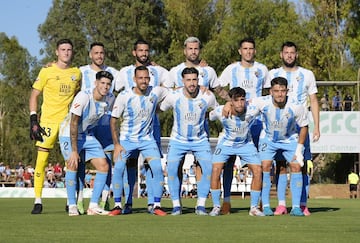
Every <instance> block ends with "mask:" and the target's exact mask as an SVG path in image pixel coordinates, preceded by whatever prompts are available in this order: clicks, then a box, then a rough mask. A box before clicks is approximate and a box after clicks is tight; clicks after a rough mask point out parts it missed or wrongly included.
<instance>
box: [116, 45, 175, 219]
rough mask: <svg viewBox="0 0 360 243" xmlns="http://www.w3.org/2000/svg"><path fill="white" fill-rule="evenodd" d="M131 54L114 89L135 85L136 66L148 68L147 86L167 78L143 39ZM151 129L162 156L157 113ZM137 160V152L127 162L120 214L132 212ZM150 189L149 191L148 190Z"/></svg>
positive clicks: (154, 85) (159, 84)
mask: <svg viewBox="0 0 360 243" xmlns="http://www.w3.org/2000/svg"><path fill="white" fill-rule="evenodd" d="M132 55H133V56H134V58H135V63H134V64H131V65H128V66H125V67H123V68H121V69H120V71H119V73H118V75H117V76H116V77H115V91H117V92H120V91H121V90H127V89H132V88H133V87H135V86H136V83H135V82H134V71H135V68H136V67H138V66H146V67H147V68H148V70H149V75H150V83H149V87H150V88H151V87H152V88H154V87H157V86H161V85H162V84H163V83H164V82H165V80H167V79H168V75H169V72H168V70H167V69H165V68H163V67H161V66H159V65H155V64H154V63H152V62H151V60H150V44H149V43H148V42H147V41H145V40H141V39H139V40H137V41H136V42H135V43H134V48H133V50H132ZM153 130H154V138H155V140H156V143H157V145H158V147H159V151H160V155H161V157H162V151H161V141H160V137H161V127H160V121H159V118H158V115H157V114H154V120H153ZM137 161H138V154H135V153H134V154H133V155H132V156H131V157H130V158H129V160H128V162H127V169H126V175H125V176H124V180H125V181H124V191H125V198H126V199H125V200H126V202H125V207H124V210H122V214H131V213H132V194H133V191H134V185H135V180H136V165H137ZM145 167H146V168H148V165H147V163H145ZM146 171H147V173H148V174H147V175H146V178H147V183H146V184H147V185H149V183H150V182H149V181H148V180H149V178H152V175H151V171H150V170H148V169H147V170H146ZM149 190H150V191H149ZM148 194H150V195H149V196H148V206H149V207H148V211H149V213H151V212H152V211H153V210H152V207H153V204H154V202H153V196H152V192H151V187H148Z"/></svg>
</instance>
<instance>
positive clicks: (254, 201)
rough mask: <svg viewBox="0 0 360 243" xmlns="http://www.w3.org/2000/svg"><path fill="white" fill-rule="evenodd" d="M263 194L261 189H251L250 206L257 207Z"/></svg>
mask: <svg viewBox="0 0 360 243" xmlns="http://www.w3.org/2000/svg"><path fill="white" fill-rule="evenodd" d="M260 196H261V192H260V191H255V190H251V191H250V198H251V199H250V207H257V205H258V204H259V199H260Z"/></svg>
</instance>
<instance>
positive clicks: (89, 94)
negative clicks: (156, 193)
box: [60, 71, 114, 216]
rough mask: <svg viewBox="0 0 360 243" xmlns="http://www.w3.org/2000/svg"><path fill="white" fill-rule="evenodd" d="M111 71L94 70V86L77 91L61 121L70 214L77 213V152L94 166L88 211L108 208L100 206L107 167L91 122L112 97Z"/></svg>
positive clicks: (104, 110)
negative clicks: (68, 111) (110, 93)
mask: <svg viewBox="0 0 360 243" xmlns="http://www.w3.org/2000/svg"><path fill="white" fill-rule="evenodd" d="M113 79H114V78H113V76H112V74H111V73H109V72H107V71H100V72H97V73H96V81H95V87H94V88H93V89H92V90H90V89H87V90H84V91H80V92H79V93H78V94H77V95H76V96H75V98H74V101H73V103H72V105H71V108H70V113H69V115H68V116H67V118H65V120H64V121H63V122H62V124H61V129H60V144H61V151H62V154H63V156H64V159H65V161H67V168H66V175H65V182H66V191H67V196H68V202H69V216H77V215H79V212H78V208H77V205H76V184H77V181H78V178H77V170H78V164H79V162H80V155H79V154H80V152H83V154H84V161H90V162H91V163H92V165H93V166H94V167H95V168H96V170H97V172H96V176H95V180H94V190H93V193H92V196H91V199H90V204H89V208H88V210H87V214H88V215H107V214H108V213H109V212H108V211H105V210H103V209H102V208H100V207H99V205H98V201H99V197H100V195H101V193H102V191H103V189H104V186H105V183H106V178H107V175H108V171H109V164H108V162H107V161H106V156H105V153H104V149H103V147H102V145H101V144H100V142H99V141H98V140H97V139H96V138H95V136H94V133H93V128H94V126H96V125H97V122H98V121H99V119H100V118H101V117H102V116H103V115H104V114H106V112H107V111H108V110H109V108H110V106H109V104H112V103H113V100H114V97H113V96H108V93H109V91H110V88H111V82H112V80H113Z"/></svg>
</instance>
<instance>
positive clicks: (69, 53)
mask: <svg viewBox="0 0 360 243" xmlns="http://www.w3.org/2000/svg"><path fill="white" fill-rule="evenodd" d="M55 54H56V56H57V61H56V62H54V63H53V64H52V65H51V66H50V67H46V68H42V69H41V70H40V73H39V75H38V77H37V79H36V80H35V82H34V84H33V86H32V91H31V95H30V100H29V108H30V138H31V139H32V140H36V141H37V142H36V146H37V148H38V152H37V158H36V166H35V174H34V189H35V203H34V208H33V210H32V211H31V213H32V214H40V213H41V212H42V209H43V207H42V201H41V195H42V188H43V184H44V177H45V167H46V166H47V164H48V158H49V150H50V149H52V148H53V147H54V144H55V143H56V142H57V141H58V133H59V125H60V123H61V122H62V121H63V120H64V118H65V116H66V115H67V113H68V112H69V105H70V104H71V102H72V100H73V98H74V95H75V93H76V92H77V91H78V90H79V88H80V80H81V72H80V70H79V69H78V68H76V67H71V61H72V57H73V44H72V42H71V40H69V39H61V40H59V41H58V42H57V43H56V51H55ZM41 94H42V96H43V102H42V105H41V115H40V124H39V122H38V115H37V107H38V98H39V97H40V95H41Z"/></svg>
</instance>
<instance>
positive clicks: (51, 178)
mask: <svg viewBox="0 0 360 243" xmlns="http://www.w3.org/2000/svg"><path fill="white" fill-rule="evenodd" d="M45 172H46V177H47V179H48V180H49V181H50V182H51V184H53V182H54V181H55V173H54V166H53V165H52V164H51V163H49V164H48V166H47V167H46V168H45Z"/></svg>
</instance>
